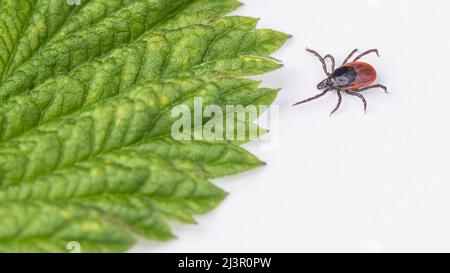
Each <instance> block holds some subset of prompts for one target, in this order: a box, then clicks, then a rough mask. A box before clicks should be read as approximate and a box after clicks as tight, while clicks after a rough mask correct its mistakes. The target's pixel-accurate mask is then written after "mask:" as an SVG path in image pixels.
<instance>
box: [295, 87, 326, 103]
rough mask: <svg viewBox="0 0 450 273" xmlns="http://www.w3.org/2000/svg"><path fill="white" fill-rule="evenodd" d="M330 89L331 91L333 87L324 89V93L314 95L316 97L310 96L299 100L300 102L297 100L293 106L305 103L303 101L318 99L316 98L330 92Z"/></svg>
mask: <svg viewBox="0 0 450 273" xmlns="http://www.w3.org/2000/svg"><path fill="white" fill-rule="evenodd" d="M330 91H331V89H326V90H325V91H323V92H322V93H320V94H318V95H316V96H314V97H311V98H309V99H306V100H302V101H299V102H297V103H296V104H294V105H292V106H296V105H300V104H303V103H306V102H310V101H313V100H316V99H318V98H320V97H322V96H323V95H325V94H326V93H328V92H330Z"/></svg>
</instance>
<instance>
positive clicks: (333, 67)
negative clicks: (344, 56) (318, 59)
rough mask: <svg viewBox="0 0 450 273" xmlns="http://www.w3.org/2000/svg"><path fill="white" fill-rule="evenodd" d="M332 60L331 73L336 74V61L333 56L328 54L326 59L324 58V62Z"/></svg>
mask: <svg viewBox="0 0 450 273" xmlns="http://www.w3.org/2000/svg"><path fill="white" fill-rule="evenodd" d="M326 59H330V60H331V73H333V72H334V70H335V69H336V61H335V60H334V57H333V55H330V54H327V55H326V56H325V57H323V60H326Z"/></svg>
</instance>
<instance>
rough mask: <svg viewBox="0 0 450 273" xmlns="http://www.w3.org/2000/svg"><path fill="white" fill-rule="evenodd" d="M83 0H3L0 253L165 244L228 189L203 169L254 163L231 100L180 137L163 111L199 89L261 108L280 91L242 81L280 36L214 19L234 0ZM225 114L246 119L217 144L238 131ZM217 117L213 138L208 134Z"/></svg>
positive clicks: (217, 99) (263, 67)
mask: <svg viewBox="0 0 450 273" xmlns="http://www.w3.org/2000/svg"><path fill="white" fill-rule="evenodd" d="M81 4H82V5H80V6H72V5H68V4H67V2H66V1H61V0H34V1H32V0H18V1H2V2H0V19H1V20H0V38H1V39H0V251H2V252H8V251H14V252H24V251H33V252H64V251H69V250H70V248H71V244H72V243H74V242H75V243H76V244H79V247H80V248H81V249H80V250H81V251H83V252H112V251H124V250H126V249H128V248H129V247H130V246H132V245H133V242H134V238H135V237H136V236H143V237H145V238H149V239H152V240H168V239H171V238H173V237H174V234H173V233H172V231H171V228H170V222H171V221H181V222H184V223H194V222H195V220H194V216H195V215H198V214H204V213H207V212H209V211H211V210H212V209H214V208H215V207H216V206H217V205H218V204H220V202H221V201H222V200H223V199H224V198H225V197H226V193H225V192H223V191H222V190H221V189H220V188H218V187H216V186H215V185H213V184H212V183H211V182H210V181H209V179H212V178H217V177H221V176H226V175H234V174H238V173H240V172H243V171H248V170H251V169H254V168H257V167H259V166H261V165H263V163H262V162H261V161H259V160H258V159H257V158H256V157H254V156H253V155H251V154H249V153H248V152H246V151H245V150H244V149H242V148H240V147H239V146H238V144H239V143H241V142H243V141H248V140H250V139H252V138H251V137H250V135H251V134H250V128H252V126H255V127H256V125H253V119H254V118H255V117H254V116H253V117H250V116H246V115H245V113H244V112H243V110H242V109H241V108H237V109H235V110H233V111H231V112H230V113H228V112H226V115H223V116H220V115H219V116H214V117H210V118H203V119H201V120H200V122H199V123H196V122H193V123H192V125H190V126H191V127H189V128H188V129H189V130H188V136H189V137H191V138H192V139H190V140H183V139H176V138H174V137H173V134H172V129H173V125H174V124H175V123H176V122H177V120H179V117H177V116H174V115H173V111H174V110H176V109H177V107H180V106H184V107H187V109H188V110H189V111H194V106H195V104H196V100H197V99H199V98H201V100H202V101H203V103H204V104H205V105H216V106H218V107H219V109H222V110H226V109H227V106H228V105H241V106H243V107H245V106H248V107H256V109H259V108H258V107H259V106H267V105H270V104H271V103H272V102H273V100H274V99H275V97H276V95H277V90H272V89H267V88H260V87H259V83H258V82H255V81H252V80H247V79H242V78H240V77H242V76H249V75H257V74H261V73H265V72H269V71H272V70H274V69H277V68H279V67H280V64H279V63H278V62H277V61H276V60H275V59H273V58H271V57H270V55H271V54H272V53H273V52H274V51H276V50H277V49H278V48H280V47H281V46H282V45H283V43H284V42H285V41H286V40H287V39H288V36H287V35H286V34H283V33H280V32H277V31H273V30H261V29H257V28H256V24H257V20H255V19H253V18H247V17H239V16H233V17H223V15H224V14H226V13H228V12H230V11H232V10H234V9H235V8H237V7H239V5H240V3H238V2H237V1H235V0H109V1H103V0H89V1H88V0H82V1H81ZM261 112H262V111H261V110H259V111H257V113H256V116H257V115H260V114H261ZM239 113H243V114H244V118H237V117H238V116H239ZM227 118H231V119H232V120H235V122H236V123H237V124H239V125H242V126H244V127H245V130H246V131H245V134H244V139H242V141H230V140H227V136H229V135H230V132H231V136H237V135H238V132H237V128H228V127H226V126H228V125H227V123H226V122H225V121H226V119H227ZM215 126H219V127H223V126H225V127H226V130H224V131H223V132H220V133H217V132H216V133H217V134H215V136H216V137H217V136H221V138H209V137H210V135H208V134H207V133H205V132H206V131H205V129H211V128H215ZM256 128H257V127H256ZM185 129H186V128H185ZM257 132H258V133H259V134H260V133H262V129H260V128H257ZM199 133H201V134H203V135H202V136H203V138H198V136H199ZM259 134H257V136H258V135H259ZM186 136H187V135H186Z"/></svg>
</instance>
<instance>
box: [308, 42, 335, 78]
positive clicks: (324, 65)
mask: <svg viewBox="0 0 450 273" xmlns="http://www.w3.org/2000/svg"><path fill="white" fill-rule="evenodd" d="M306 51H308V52H310V53H312V54H314V55H315V56H316V57H317V58H318V59H319V61H320V62H321V63H322V68H323V72H325V74H327V76H330V75H331V74H330V73H329V72H328V70H327V64H326V63H325V60H324V59H323V58H322V56H320V54H319V53H317V52H316V51H314V50H312V49H309V48H307V49H306Z"/></svg>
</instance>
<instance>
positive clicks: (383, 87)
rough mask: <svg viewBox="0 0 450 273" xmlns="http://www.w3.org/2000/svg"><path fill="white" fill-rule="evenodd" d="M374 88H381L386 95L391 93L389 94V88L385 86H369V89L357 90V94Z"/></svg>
mask: <svg viewBox="0 0 450 273" xmlns="http://www.w3.org/2000/svg"><path fill="white" fill-rule="evenodd" d="M373 88H381V89H383V90H384V92H385V93H386V94H387V93H389V92H388V91H387V87H386V86H384V85H381V84H374V85H369V86H367V87H364V88H361V89H358V90H356V91H355V92H361V91H365V90H369V89H373Z"/></svg>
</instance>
